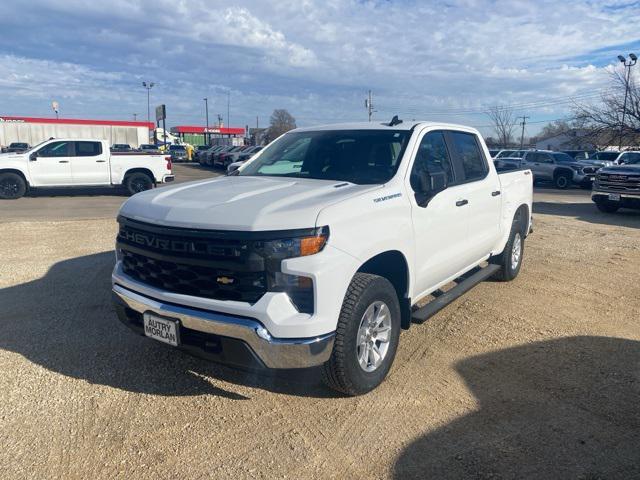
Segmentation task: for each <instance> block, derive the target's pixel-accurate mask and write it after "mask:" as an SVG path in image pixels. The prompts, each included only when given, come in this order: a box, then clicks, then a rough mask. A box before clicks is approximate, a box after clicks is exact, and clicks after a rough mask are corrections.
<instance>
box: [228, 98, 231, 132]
mask: <svg viewBox="0 0 640 480" xmlns="http://www.w3.org/2000/svg"><path fill="white" fill-rule="evenodd" d="M230 111H231V90H229V91H227V128H229V127H231V120H229V116H230V115H229V112H230Z"/></svg>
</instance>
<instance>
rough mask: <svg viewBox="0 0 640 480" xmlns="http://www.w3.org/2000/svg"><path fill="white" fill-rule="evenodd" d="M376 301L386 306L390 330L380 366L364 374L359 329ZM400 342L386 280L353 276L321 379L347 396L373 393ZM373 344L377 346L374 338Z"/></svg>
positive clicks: (394, 297)
mask: <svg viewBox="0 0 640 480" xmlns="http://www.w3.org/2000/svg"><path fill="white" fill-rule="evenodd" d="M376 302H383V303H384V304H386V306H387V307H388V309H389V313H390V315H389V317H390V327H391V330H390V331H389V337H388V338H389V341H388V346H387V350H386V354H385V355H384V356H383V358H382V361H381V363H380V365H379V366H377V368H376V369H375V370H373V371H365V369H364V368H363V367H361V365H360V363H359V360H358V330H359V329H360V326H361V322H363V321H364V320H363V318H364V314H365V312H366V311H367V309H368V308H369V307H371V306H372V305H374V303H376ZM399 339H400V303H399V301H398V295H397V293H396V290H395V288H394V287H393V285H392V284H391V282H389V280H387V279H386V278H383V277H380V276H378V275H371V274H368V273H356V274H355V275H354V277H353V279H352V280H351V283H350V284H349V288H348V289H347V294H346V295H345V298H344V301H343V303H342V309H341V310H340V317H339V319H338V327H337V329H336V337H335V342H334V345H333V352H332V353H331V358H330V359H329V360H328V361H327V362H326V363H325V364H324V366H323V369H322V380H323V381H324V383H325V384H326V385H327V386H328V387H330V388H332V389H334V390H337V391H339V392H342V393H345V394H347V395H362V394H364V393H367V392H369V391H371V390H373V389H374V388H376V387H377V386H378V385H380V384H381V383H382V381H383V380H384V379H385V377H386V376H387V373H389V369H390V368H391V364H392V363H393V359H394V358H395V355H396V350H397V349H398V341H399ZM372 341H373V342H374V343H377V341H376V340H375V337H374V338H373V339H372ZM381 345H382V344H380V345H378V347H380V346H381Z"/></svg>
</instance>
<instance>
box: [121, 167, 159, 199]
mask: <svg viewBox="0 0 640 480" xmlns="http://www.w3.org/2000/svg"><path fill="white" fill-rule="evenodd" d="M124 186H125V188H126V189H127V192H129V195H135V194H136V193H140V192H144V191H145V190H151V189H152V188H153V179H152V178H151V177H150V176H149V175H147V174H146V173H142V172H135V173H132V174H130V175H127V177H126V178H125V179H124Z"/></svg>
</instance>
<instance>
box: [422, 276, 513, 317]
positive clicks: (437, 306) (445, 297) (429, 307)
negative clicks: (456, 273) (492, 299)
mask: <svg viewBox="0 0 640 480" xmlns="http://www.w3.org/2000/svg"><path fill="white" fill-rule="evenodd" d="M500 268H501V267H500V265H494V264H491V263H490V264H489V265H487V266H486V267H483V268H479V269H477V270H475V273H472V272H474V271H473V270H471V272H468V273H467V274H465V275H463V276H461V277H459V278H457V279H456V280H454V282H455V283H456V284H457V285H456V286H455V287H453V288H452V289H451V290H449V291H447V292H441V291H439V290H437V292H438V294H436V295H437V296H436V298H434V299H433V300H431V301H430V302H429V303H427V304H426V305H425V306H424V307H421V308H419V309H418V310H415V311H414V312H413V313H412V314H411V321H412V322H413V323H418V324H420V323H424V322H426V321H427V320H428V319H429V318H430V317H432V316H433V315H435V314H436V313H438V312H439V311H440V310H442V309H443V308H444V307H446V306H447V305H449V304H450V303H451V302H453V301H454V300H456V299H457V298H458V297H460V296H462V295H464V294H465V293H467V292H468V291H469V290H471V289H472V288H473V287H475V286H476V285H477V284H479V283H480V282H482V281H484V280H486V279H487V278H489V277H490V276H492V275H493V274H495V273H496V272H497V271H498V270H500ZM434 293H435V292H434ZM432 295H433V294H432Z"/></svg>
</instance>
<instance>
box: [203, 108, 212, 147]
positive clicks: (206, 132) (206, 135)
mask: <svg viewBox="0 0 640 480" xmlns="http://www.w3.org/2000/svg"><path fill="white" fill-rule="evenodd" d="M204 111H205V118H206V122H207V123H206V125H207V127H206V128H205V129H204V141H205V143H206V144H207V145H209V144H210V143H211V134H210V133H209V99H208V98H207V97H204Z"/></svg>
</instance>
